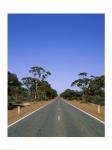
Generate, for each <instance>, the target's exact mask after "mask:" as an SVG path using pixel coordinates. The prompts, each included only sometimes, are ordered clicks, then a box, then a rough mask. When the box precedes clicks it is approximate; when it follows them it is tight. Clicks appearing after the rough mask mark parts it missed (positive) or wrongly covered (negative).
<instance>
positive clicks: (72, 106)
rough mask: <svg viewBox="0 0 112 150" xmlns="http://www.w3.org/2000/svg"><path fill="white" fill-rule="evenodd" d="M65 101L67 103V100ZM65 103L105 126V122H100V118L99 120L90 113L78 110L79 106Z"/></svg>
mask: <svg viewBox="0 0 112 150" xmlns="http://www.w3.org/2000/svg"><path fill="white" fill-rule="evenodd" d="M63 101H65V100H63ZM65 103H67V104H68V105H71V106H72V107H74V108H76V109H77V110H79V111H81V112H83V113H84V114H86V115H88V116H90V117H92V118H94V119H96V120H97V121H99V122H100V123H102V124H104V125H105V122H104V121H102V120H100V119H99V118H97V117H95V116H93V115H91V114H90V113H88V112H86V111H84V110H82V109H80V108H78V107H77V106H74V105H73V104H70V103H69V102H66V101H65Z"/></svg>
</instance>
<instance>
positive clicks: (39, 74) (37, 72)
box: [29, 66, 51, 99]
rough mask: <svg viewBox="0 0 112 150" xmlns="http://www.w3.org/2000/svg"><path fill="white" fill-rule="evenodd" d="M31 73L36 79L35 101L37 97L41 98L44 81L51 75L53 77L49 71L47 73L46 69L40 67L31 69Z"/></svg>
mask: <svg viewBox="0 0 112 150" xmlns="http://www.w3.org/2000/svg"><path fill="white" fill-rule="evenodd" d="M29 73H31V74H33V76H34V78H35V80H34V84H35V99H36V98H37V96H38V97H39V87H40V83H42V81H44V80H45V79H46V78H47V77H48V76H49V75H51V73H50V72H49V71H46V70H45V69H44V68H42V67H38V66H35V67H31V69H30V70H29Z"/></svg>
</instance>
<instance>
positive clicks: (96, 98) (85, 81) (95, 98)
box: [71, 72, 105, 105]
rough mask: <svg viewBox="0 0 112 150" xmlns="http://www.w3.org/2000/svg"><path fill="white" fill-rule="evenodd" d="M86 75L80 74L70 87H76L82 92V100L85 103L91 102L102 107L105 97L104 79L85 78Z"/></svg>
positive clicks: (99, 77)
mask: <svg viewBox="0 0 112 150" xmlns="http://www.w3.org/2000/svg"><path fill="white" fill-rule="evenodd" d="M87 75H88V73H85V72H84V73H80V74H79V79H78V80H75V81H73V82H72V84H71V86H77V87H79V88H80V89H81V91H82V93H83V94H82V99H83V100H84V101H85V102H92V103H96V104H101V105H104V101H105V100H104V99H105V98H104V96H105V92H104V89H105V77H104V75H102V76H97V77H95V76H93V75H92V76H90V77H88V76H87Z"/></svg>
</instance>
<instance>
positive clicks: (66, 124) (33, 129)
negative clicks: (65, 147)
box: [8, 97, 104, 137]
mask: <svg viewBox="0 0 112 150" xmlns="http://www.w3.org/2000/svg"><path fill="white" fill-rule="evenodd" d="M8 136H9V137H104V124H103V123H101V122H99V121H97V120H96V119H94V118H92V117H90V116H88V115H86V114H84V113H83V112H81V111H80V110H77V109H76V108H74V107H72V106H71V105H69V104H67V103H66V102H65V101H64V100H62V98H60V97H58V98H56V99H55V100H53V102H52V103H50V104H49V105H47V106H46V107H44V108H42V109H40V110H38V111H37V112H35V113H33V114H32V115H30V116H28V117H26V118H25V119H23V120H21V121H19V122H18V123H15V124H14V125H12V126H10V127H9V128H8Z"/></svg>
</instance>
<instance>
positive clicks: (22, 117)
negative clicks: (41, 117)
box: [8, 99, 56, 128]
mask: <svg viewBox="0 0 112 150" xmlns="http://www.w3.org/2000/svg"><path fill="white" fill-rule="evenodd" d="M54 101H56V99H54V100H52V101H50V102H49V103H48V104H46V105H44V106H42V107H40V108H38V109H36V110H34V111H33V112H31V113H29V114H28V115H26V116H24V117H22V118H21V119H19V120H17V121H15V122H13V123H11V124H10V125H8V128H9V127H11V126H13V125H15V124H16V123H18V122H20V121H21V120H23V119H25V118H27V117H28V116H30V115H32V114H34V113H35V112H37V111H39V110H40V109H42V108H44V107H46V106H47V105H49V104H51V103H53V102H54Z"/></svg>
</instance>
